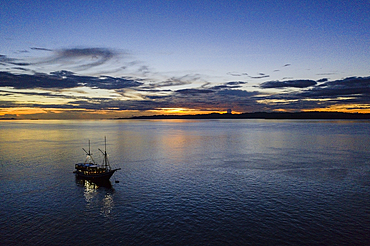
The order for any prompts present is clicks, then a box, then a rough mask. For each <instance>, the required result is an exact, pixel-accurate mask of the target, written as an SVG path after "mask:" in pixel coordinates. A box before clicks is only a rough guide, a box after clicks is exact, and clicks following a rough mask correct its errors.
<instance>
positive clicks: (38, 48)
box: [30, 47, 53, 51]
mask: <svg viewBox="0 0 370 246" xmlns="http://www.w3.org/2000/svg"><path fill="white" fill-rule="evenodd" d="M30 49H31V50H41V51H53V50H51V49H47V48H40V47H31V48H30Z"/></svg>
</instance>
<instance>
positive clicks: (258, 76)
mask: <svg viewBox="0 0 370 246" xmlns="http://www.w3.org/2000/svg"><path fill="white" fill-rule="evenodd" d="M248 77H249V78H251V79H263V78H268V77H270V75H268V74H264V73H258V75H257V76H248Z"/></svg>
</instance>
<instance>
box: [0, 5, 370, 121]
mask: <svg viewBox="0 0 370 246" xmlns="http://www.w3.org/2000/svg"><path fill="white" fill-rule="evenodd" d="M369 30H370V2H369V1H312V0H311V1H80V0H74V1H35V0H33V1H27V0H24V1H3V0H1V1H0V34H1V35H0V117H19V118H27V117H31V118H32V117H37V118H89V117H91V118H107V117H119V116H122V117H125V116H131V115H143V114H158V113H161V114H162V113H199V112H204V113H207V112H223V111H225V110H227V109H228V108H230V109H233V111H234V112H255V111H302V110H324V111H348V112H370V78H369V74H370V48H369V47H370V32H369Z"/></svg>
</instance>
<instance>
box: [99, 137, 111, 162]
mask: <svg viewBox="0 0 370 246" xmlns="http://www.w3.org/2000/svg"><path fill="white" fill-rule="evenodd" d="M98 150H99V151H100V152H102V154H103V155H104V158H103V166H104V168H106V169H110V165H109V160H108V154H107V137H104V152H103V151H102V150H101V149H98Z"/></svg>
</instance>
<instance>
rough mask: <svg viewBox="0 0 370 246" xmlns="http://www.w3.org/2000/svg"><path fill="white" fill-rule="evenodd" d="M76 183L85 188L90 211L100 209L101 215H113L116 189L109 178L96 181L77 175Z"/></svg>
mask: <svg viewBox="0 0 370 246" xmlns="http://www.w3.org/2000/svg"><path fill="white" fill-rule="evenodd" d="M76 183H77V185H78V186H80V187H83V188H84V191H83V195H84V200H85V202H86V209H87V210H88V211H99V210H100V215H103V216H104V217H109V216H110V215H111V211H112V210H113V207H114V201H113V194H114V189H113V188H112V184H111V182H110V181H109V180H108V181H104V182H98V183H95V182H93V181H91V180H86V179H81V178H78V177H76Z"/></svg>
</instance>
